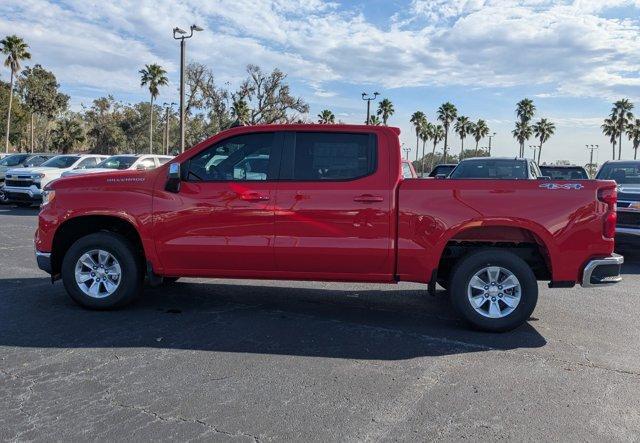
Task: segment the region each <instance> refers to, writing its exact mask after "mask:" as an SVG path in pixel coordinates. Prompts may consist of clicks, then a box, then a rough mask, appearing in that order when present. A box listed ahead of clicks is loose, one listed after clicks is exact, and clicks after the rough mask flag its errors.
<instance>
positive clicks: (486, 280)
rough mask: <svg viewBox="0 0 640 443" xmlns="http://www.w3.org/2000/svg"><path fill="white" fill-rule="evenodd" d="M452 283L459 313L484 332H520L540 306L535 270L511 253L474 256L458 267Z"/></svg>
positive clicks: (494, 251)
mask: <svg viewBox="0 0 640 443" xmlns="http://www.w3.org/2000/svg"><path fill="white" fill-rule="evenodd" d="M450 282H451V284H450V288H449V293H450V296H451V301H452V303H453V306H454V308H455V309H456V311H457V312H458V313H459V314H460V315H461V316H462V317H463V318H464V319H466V320H467V321H468V322H469V323H471V324H472V325H473V326H475V327H476V328H478V329H481V330H484V331H492V332H502V331H509V330H511V329H514V328H517V327H518V326H520V325H522V324H523V323H525V322H526V321H527V319H528V318H529V316H530V315H531V313H532V312H533V310H534V309H535V307H536V303H537V302H538V282H537V280H536V277H535V275H534V274H533V271H532V270H531V267H530V266H529V265H528V264H527V263H526V262H525V261H524V260H522V259H521V258H520V257H518V256H517V255H515V254H513V253H512V252H509V251H504V250H499V249H486V250H480V251H476V252H472V253H470V254H469V255H467V256H465V257H464V258H462V259H461V260H460V261H459V262H458V263H457V264H456V266H455V268H454V270H453V272H452V274H451V280H450Z"/></svg>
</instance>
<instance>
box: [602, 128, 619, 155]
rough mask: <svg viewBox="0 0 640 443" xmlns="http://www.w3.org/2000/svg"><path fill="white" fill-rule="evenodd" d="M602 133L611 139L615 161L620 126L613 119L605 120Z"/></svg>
mask: <svg viewBox="0 0 640 443" xmlns="http://www.w3.org/2000/svg"><path fill="white" fill-rule="evenodd" d="M600 127H601V128H602V133H603V134H604V135H606V136H608V137H609V141H610V142H611V146H612V147H613V160H615V159H616V144H617V141H618V125H617V124H616V121H615V120H614V119H613V118H605V119H604V123H603V124H602V126H600Z"/></svg>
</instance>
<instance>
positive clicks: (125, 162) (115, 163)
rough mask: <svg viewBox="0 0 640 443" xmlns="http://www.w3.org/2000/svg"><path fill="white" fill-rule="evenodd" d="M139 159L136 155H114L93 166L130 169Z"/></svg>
mask: <svg viewBox="0 0 640 443" xmlns="http://www.w3.org/2000/svg"><path fill="white" fill-rule="evenodd" d="M137 159H138V157H136V156H135V155H114V156H113V157H109V158H107V159H105V160H102V161H101V162H100V163H98V164H97V165H95V166H92V167H93V168H104V169H129V168H130V167H131V165H133V164H134V163H135V162H136V160H137Z"/></svg>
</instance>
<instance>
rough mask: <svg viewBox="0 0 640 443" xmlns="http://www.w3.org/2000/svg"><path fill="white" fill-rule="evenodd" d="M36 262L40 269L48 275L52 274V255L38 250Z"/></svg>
mask: <svg viewBox="0 0 640 443" xmlns="http://www.w3.org/2000/svg"><path fill="white" fill-rule="evenodd" d="M36 262H37V263H38V267H39V268H40V269H42V270H43V271H44V272H46V273H47V274H51V253H50V252H40V251H38V250H37V249H36Z"/></svg>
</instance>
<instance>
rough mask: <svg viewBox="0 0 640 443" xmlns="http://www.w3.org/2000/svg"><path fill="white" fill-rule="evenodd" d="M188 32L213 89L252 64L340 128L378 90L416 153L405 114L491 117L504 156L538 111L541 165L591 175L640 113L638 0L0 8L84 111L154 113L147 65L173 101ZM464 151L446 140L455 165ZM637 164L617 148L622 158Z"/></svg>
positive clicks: (297, 0) (138, 2) (8, 27)
mask: <svg viewBox="0 0 640 443" xmlns="http://www.w3.org/2000/svg"><path fill="white" fill-rule="evenodd" d="M192 23H196V24H198V25H199V26H201V27H202V28H204V30H203V31H202V32H200V33H197V34H196V35H195V36H194V37H193V38H192V39H190V40H189V41H188V43H187V59H188V61H197V62H201V63H204V64H206V65H208V66H210V67H211V68H212V69H213V71H214V73H215V75H216V81H217V83H218V85H220V86H224V85H225V84H228V85H229V86H230V87H232V88H233V87H235V86H237V85H238V84H239V82H240V81H241V80H242V78H243V77H244V73H245V68H246V65H247V64H249V63H252V64H257V65H259V66H261V67H262V68H263V69H272V68H275V67H277V68H280V69H281V70H283V71H284V72H286V73H287V74H288V78H287V80H288V81H289V83H290V85H291V88H292V92H293V93H294V94H295V95H299V96H302V97H303V98H304V99H305V100H306V101H307V102H308V103H309V105H310V108H311V111H310V113H309V118H312V119H315V116H316V115H317V114H318V113H319V112H320V111H321V110H322V109H325V108H327V109H331V110H332V111H333V112H334V114H335V115H336V117H337V118H338V119H339V120H341V121H343V122H345V123H361V122H363V121H364V119H365V112H366V105H365V102H363V101H362V100H361V93H362V92H374V91H377V92H380V94H381V96H380V98H388V99H390V100H391V101H392V102H393V104H394V107H395V110H396V112H395V114H394V115H393V116H392V117H391V119H390V121H389V124H390V125H392V126H398V127H400V128H401V129H402V135H401V138H402V141H403V142H404V143H405V144H406V146H407V147H411V148H412V149H415V135H414V132H413V129H412V126H411V124H410V123H409V118H410V116H411V114H412V113H413V112H414V111H416V110H421V111H423V112H424V113H425V114H426V115H427V117H428V119H429V120H430V121H432V122H433V121H435V119H436V110H437V108H438V106H439V105H440V104H442V103H443V102H446V101H451V102H453V103H454V104H455V105H456V107H457V108H458V112H459V114H461V115H466V116H468V117H469V118H470V119H472V120H477V119H479V118H483V119H485V120H486V121H487V122H488V125H489V126H490V128H491V131H492V132H496V136H495V137H494V138H493V140H492V152H493V153H494V154H495V155H505V156H506V155H508V156H511V155H516V154H517V152H518V146H517V142H516V141H515V140H514V139H513V137H512V136H511V130H512V129H513V126H514V121H515V104H516V102H517V101H519V100H520V99H522V98H524V97H528V98H531V99H533V100H534V103H535V105H536V108H537V111H536V115H535V117H534V120H537V119H539V118H542V117H545V118H548V119H550V120H552V121H553V122H554V123H555V124H556V127H557V128H556V134H555V135H554V136H553V137H552V138H551V139H550V140H549V141H548V142H547V143H546V144H545V146H544V149H543V152H542V162H545V161H547V162H550V161H555V160H569V161H572V162H574V163H577V164H585V163H586V162H588V151H587V149H586V147H585V145H596V144H597V145H599V150H598V151H597V153H596V156H597V159H598V160H599V161H600V162H601V161H604V160H606V159H609V158H610V157H611V146H610V145H609V143H608V139H607V138H606V137H605V136H603V135H602V133H601V131H600V124H601V123H602V120H603V119H604V118H605V117H606V116H607V115H608V114H609V112H610V109H611V103H612V102H613V101H615V100H617V99H620V98H629V99H631V101H633V102H635V103H636V104H637V106H638V109H637V110H636V111H637V113H638V114H639V115H640V32H639V31H640V0H606V1H605V0H565V1H550V0H368V1H366V0H364V1H346V0H345V1H334V2H324V1H320V0H254V1H250V0H183V1H170V0H106V1H105V0H102V1H92V0H59V1H53V0H2V1H1V2H0V35H2V36H4V35H8V34H17V35H19V36H21V37H23V38H24V39H25V40H26V42H27V43H28V44H29V45H30V48H31V53H32V60H31V61H30V62H28V63H26V64H27V65H29V64H34V63H40V64H42V65H43V66H45V67H46V68H47V69H50V70H52V71H53V72H54V73H55V74H56V76H57V78H58V81H59V82H60V84H61V88H62V90H63V91H64V92H65V93H67V94H69V95H70V96H71V104H72V108H73V109H75V110H79V109H80V108H81V105H82V104H90V103H91V101H92V100H93V99H94V98H96V97H100V96H104V95H107V94H112V95H113V96H115V97H116V98H117V99H120V100H122V101H124V102H135V101H140V100H148V94H147V92H146V91H145V89H143V88H141V87H140V79H139V74H138V71H139V70H140V69H141V68H142V67H144V65H145V64H148V63H159V64H160V65H162V66H163V67H164V68H165V69H166V70H167V71H168V74H169V79H170V85H169V86H168V87H166V88H164V89H162V90H161V94H160V97H159V99H158V102H159V103H162V102H164V101H166V102H171V101H175V102H177V101H178V82H179V45H178V43H177V42H176V41H174V40H173V38H172V35H171V30H172V29H173V28H174V27H175V26H179V27H182V28H185V29H188V27H189V25H190V24H192ZM8 76H9V73H8V70H7V69H6V68H3V69H1V70H0V78H1V79H3V80H8ZM374 106H375V104H374ZM467 143H469V140H467ZM534 143H535V142H534V140H530V141H529V142H528V143H527V155H531V154H532V151H531V150H529V148H528V146H529V145H533V144H534ZM486 145H487V140H484V141H482V142H481V144H480V146H486ZM459 146H460V145H459V140H456V138H455V137H453V141H452V149H453V150H454V152H455V150H456V149H459ZM410 155H412V156H415V151H413V152H412V153H411V154H410ZM632 155H633V152H632V148H631V143H630V142H629V141H627V140H625V141H623V157H627V158H630V157H632Z"/></svg>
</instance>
